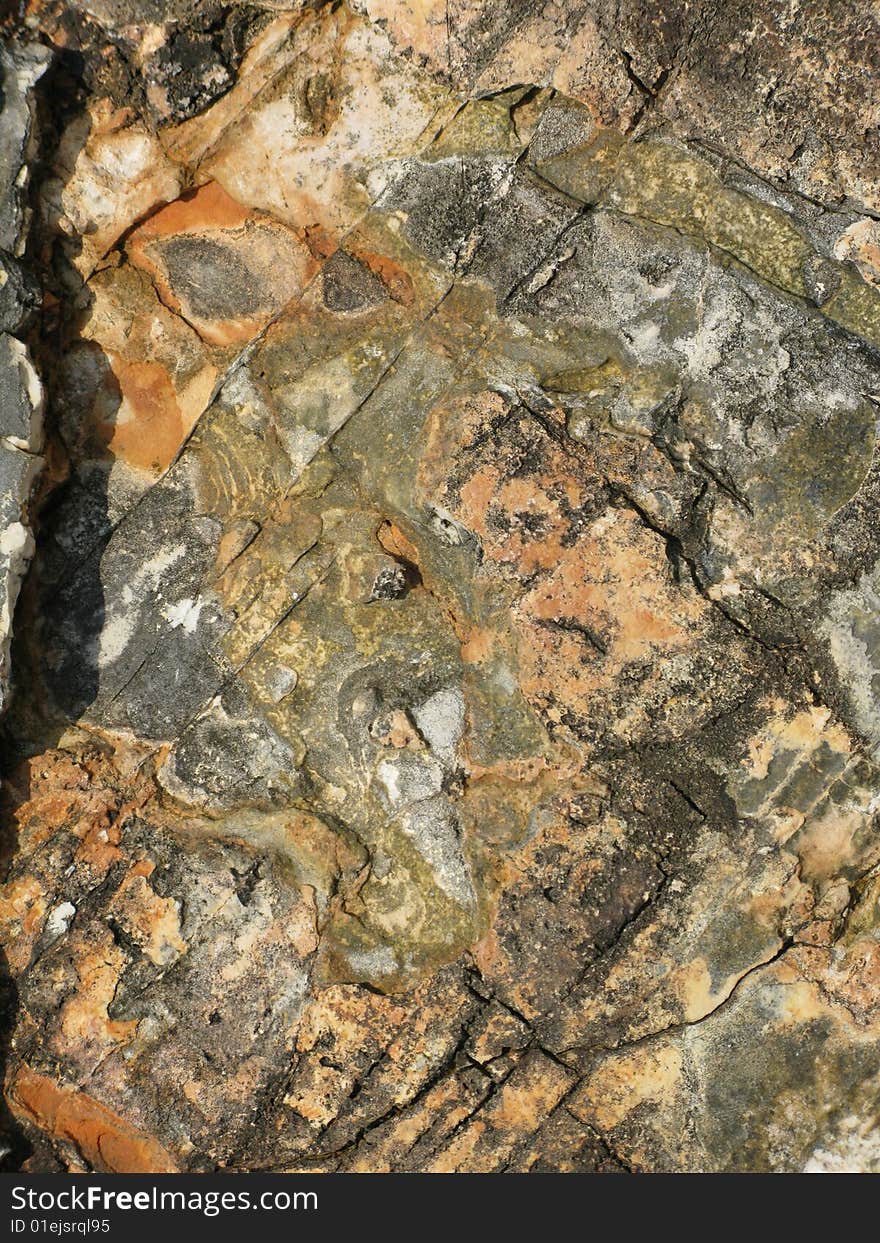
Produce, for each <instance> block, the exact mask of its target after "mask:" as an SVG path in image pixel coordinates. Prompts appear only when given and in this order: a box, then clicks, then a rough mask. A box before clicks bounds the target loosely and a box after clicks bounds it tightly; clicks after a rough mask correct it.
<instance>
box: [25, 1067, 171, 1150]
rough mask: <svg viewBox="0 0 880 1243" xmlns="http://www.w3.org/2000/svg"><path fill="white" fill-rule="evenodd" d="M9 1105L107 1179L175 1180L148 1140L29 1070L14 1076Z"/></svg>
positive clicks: (84, 1098) (72, 1091)
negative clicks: (136, 1176) (137, 1176)
mask: <svg viewBox="0 0 880 1243" xmlns="http://www.w3.org/2000/svg"><path fill="white" fill-rule="evenodd" d="M9 1095H10V1104H11V1105H12V1108H13V1109H14V1110H15V1111H16V1112H17V1113H18V1114H19V1116H23V1117H25V1118H26V1119H28V1120H29V1121H30V1122H32V1123H34V1124H35V1125H36V1126H38V1127H39V1128H40V1129H41V1130H42V1131H46V1132H47V1133H48V1134H49V1135H50V1136H52V1137H53V1138H54V1139H58V1140H62V1141H67V1142H68V1143H72V1144H74V1145H75V1146H76V1148H77V1149H78V1150H79V1152H80V1153H81V1155H82V1157H83V1159H84V1160H85V1161H86V1162H88V1164H89V1165H90V1166H92V1167H93V1168H94V1169H96V1170H98V1171H100V1172H101V1173H107V1174H174V1173H176V1171H177V1164H176V1163H175V1161H174V1158H173V1157H172V1156H171V1154H170V1153H169V1152H168V1151H167V1150H166V1149H165V1148H163V1147H162V1145H161V1144H160V1143H159V1142H158V1141H157V1140H155V1139H153V1138H152V1136H150V1135H145V1134H144V1133H143V1132H142V1131H139V1130H137V1129H136V1128H135V1127H133V1126H131V1124H130V1123H128V1122H126V1121H124V1119H122V1118H120V1117H119V1116H118V1115H117V1114H115V1113H113V1112H112V1110H110V1109H107V1108H106V1106H104V1105H102V1104H100V1103H99V1102H98V1101H96V1100H93V1099H92V1097H90V1096H87V1095H86V1094H85V1092H78V1091H76V1089H75V1088H65V1087H59V1086H58V1085H57V1084H55V1083H53V1082H52V1080H51V1079H49V1078H47V1077H46V1076H45V1075H39V1074H37V1073H36V1072H35V1071H33V1070H31V1069H30V1067H28V1066H23V1067H22V1068H21V1069H20V1070H19V1071H18V1073H17V1075H16V1077H15V1080H14V1081H13V1084H12V1088H11V1091H10V1094H9Z"/></svg>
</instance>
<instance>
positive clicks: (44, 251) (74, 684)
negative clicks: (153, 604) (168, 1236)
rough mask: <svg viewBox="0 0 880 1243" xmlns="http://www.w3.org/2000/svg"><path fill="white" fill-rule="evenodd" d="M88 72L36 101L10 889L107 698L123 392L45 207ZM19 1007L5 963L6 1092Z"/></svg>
mask: <svg viewBox="0 0 880 1243" xmlns="http://www.w3.org/2000/svg"><path fill="white" fill-rule="evenodd" d="M83 72H84V58H83V56H82V55H81V54H80V53H78V52H76V51H69V50H65V49H61V50H56V54H55V59H54V61H53V63H52V64H51V66H50V67H49V69H48V70H47V71H46V73H45V74H44V76H43V78H42V79H41V81H40V82H39V84H38V85H37V88H36V90H35V103H36V111H37V134H38V140H39V144H40V145H39V148H38V150H37V152H36V155H35V157H34V161H33V165H32V169H31V188H32V195H33V202H32V206H33V209H34V210H33V223H32V227H31V234H30V236H29V239H28V249H27V252H26V255H25V264H26V265H27V267H28V268H29V270H30V272H31V273H32V274H34V275H35V276H36V278H37V280H38V281H39V282H40V283H41V285H42V288H43V291H44V295H48V297H46V298H45V300H44V306H43V310H42V313H41V315H40V316H39V318H38V320H37V322H36V325H35V327H34V328H33V330H32V331H31V333H30V335H29V337H28V338H27V341H26V344H27V346H28V349H29V352H30V356H31V359H32V361H33V362H34V364H35V366H36V368H37V371H38V372H39V374H40V378H41V381H42V383H43V386H44V389H45V394H46V407H45V416H44V419H45V430H46V449H45V458H46V466H45V469H44V471H43V475H42V477H41V479H40V480H39V481H38V484H37V491H36V494H35V496H34V497H33V498H32V501H31V506H30V521H31V526H32V528H33V532H34V536H35V541H36V551H35V554H34V557H33V560H32V562H31V565H30V568H29V571H28V574H27V577H26V579H25V581H24V583H23V584H22V588H21V591H20V594H19V597H18V601H17V604H16V609H15V618H14V624H13V643H12V660H11V671H12V674H11V696H10V703H9V707H8V710H7V712H6V714H5V716H4V718H3V720H2V722H0V781H2V796H0V884H6V883H7V882H9V881H10V880H11V879H14V878H15V877H16V875H17V874H19V873H22V874H24V873H26V872H27V870H28V865H29V861H28V859H27V858H23V859H19V858H18V857H17V848H18V828H19V819H20V815H19V813H20V811H21V809H22V808H23V807H24V806H25V805H26V804H27V802H28V801H29V799H30V798H31V796H32V789H31V782H30V777H29V773H30V767H29V764H28V759H29V757H33V756H35V755H39V754H41V753H43V752H45V751H48V750H50V749H51V748H52V747H54V746H56V745H57V743H58V741H59V739H60V738H61V736H62V734H63V733H64V731H65V730H66V729H67V728H68V727H69V725H70V724H71V723H72V722H74V721H76V720H77V719H78V718H80V717H81V715H82V713H83V712H85V711H86V709H87V708H88V707H89V705H90V704H91V703H92V702H94V700H95V698H96V696H97V694H98V646H99V641H100V635H101V631H102V628H103V624H104V615H105V608H104V592H103V588H102V585H101V579H100V561H101V553H102V551H103V547H104V546H105V545H106V542H107V540H108V539H109V535H110V530H111V524H110V520H109V516H108V499H107V498H108V486H107V485H108V479H109V470H110V466H111V465H112V459H111V457H110V454H109V440H110V437H111V435H112V427H113V421H114V415H115V413H116V411H118V408H119V404H120V393H119V388H118V385H116V383H115V380H114V379H113V376H112V372H111V371H110V368H109V363H108V361H107V359H106V357H105V356H104V354H103V352H102V351H101V350H100V349H99V348H98V347H96V346H94V345H93V344H92V343H89V342H85V341H84V340H83V338H82V327H83V324H84V323H85V321H86V319H87V318H88V311H89V306H90V304H91V295H90V293H89V291H88V289H87V287H86V285H85V283H84V282H83V281H82V280H81V278H80V277H79V276H78V275H77V273H76V270H75V269H74V268H73V267H72V265H71V260H72V259H73V258H75V256H76V245H77V243H76V242H75V241H74V240H72V239H71V238H69V237H65V236H64V235H63V234H62V232H61V231H60V230H59V229H58V228H57V227H56V226H57V220H53V219H52V218H51V213H50V214H49V218H48V219H47V218H46V213H45V212H44V211H41V205H40V203H39V202H38V196H39V195H40V193H41V190H43V189H44V188H45V186H46V184H47V182H48V181H49V180H50V179H51V178H57V177H58V170H57V168H56V167H55V165H56V155H57V151H58V147H59V141H60V138H61V135H62V134H63V133H64V131H65V130H66V129H67V127H68V126H69V125H70V123H71V122H72V121H74V120H76V119H77V118H78V117H81V116H84V115H85V109H84V105H83V100H84V98H85V95H86V90H85V84H84V81H83ZM87 136H88V126H87V125H84V126H83V131H82V135H81V141H80V144H79V147H78V148H77V150H76V151H69V150H68V151H67V152H66V156H67V159H68V161H70V160H71V159H72V158H75V155H76V154H77V152H78V150H80V149H81V147H82V145H84V143H85V141H86V139H87ZM61 185H63V182H61V183H59V189H60V187H61ZM83 350H85V351H88V352H90V354H91V355H92V356H93V358H94V363H95V374H96V377H97V378H98V383H99V385H100V386H101V392H100V399H101V416H102V417H101V420H100V422H98V421H97V420H95V421H93V422H94V425H95V426H96V427H98V428H99V429H100V431H99V434H98V439H99V440H100V436H101V432H102V431H103V433H104V436H103V443H96V438H95V436H94V435H93V436H92V437H91V439H90V440H89V441H88V442H86V440H85V439H83V438H81V437H73V438H72V437H71V435H70V430H71V428H75V427H76V425H77V419H78V418H79V417H80V415H79V414H78V412H77V411H73V410H71V409H69V408H65V405H64V401H65V399H64V396H63V393H64V389H65V380H66V375H67V373H66V371H65V365H64V361H65V359H67V358H68V357H69V356H70V355H71V353H76V352H77V351H83ZM86 396H88V395H86ZM95 396H98V394H97V392H96V394H95ZM86 455H88V460H87V458H86ZM19 1004H20V1003H19V989H18V987H17V984H16V979H15V976H14V975H13V972H12V970H11V968H10V964H9V960H8V958H7V956H6V955H5V954H2V953H0V1084H5V1086H6V1089H7V1091H8V1090H9V1086H10V1081H11V1080H12V1078H13V1077H14V1074H15V1071H16V1059H18V1058H21V1059H24V1058H26V1057H27V1049H26V1048H19V1049H13V1047H12V1038H13V1035H14V1033H15V1029H16V1023H17V1014H18V1008H19ZM33 1141H34V1142H33V1143H31V1142H30V1141H29V1139H28V1136H27V1134H26V1130H25V1129H23V1128H22V1126H21V1125H20V1124H19V1122H18V1121H17V1120H16V1118H15V1116H14V1114H13V1113H12V1111H11V1110H10V1109H9V1106H8V1103H7V1100H6V1098H5V1097H2V1096H0V1150H2V1151H0V1170H4V1171H9V1172H11V1171H14V1170H18V1169H20V1168H22V1164H23V1163H24V1162H27V1163H28V1164H27V1169H28V1172H31V1173H34V1172H54V1171H55V1170H56V1169H57V1168H58V1167H57V1165H54V1164H53V1163H52V1157H51V1153H50V1152H49V1150H48V1148H47V1147H46V1145H45V1144H43V1143H42V1142H41V1138H40V1136H39V1135H38V1133H34V1136H33Z"/></svg>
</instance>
